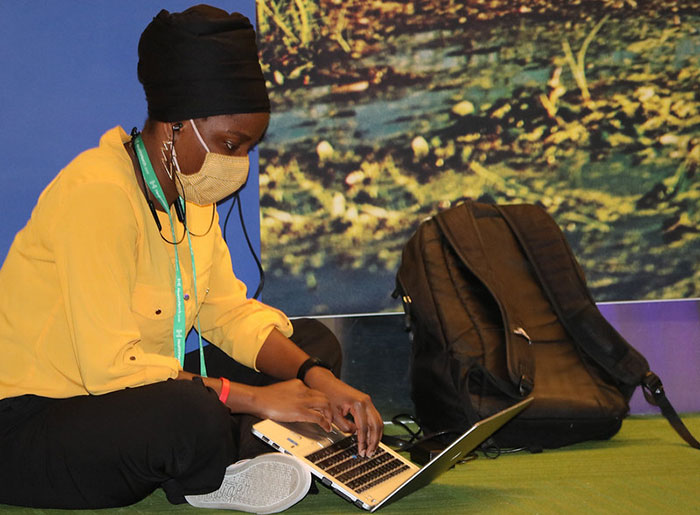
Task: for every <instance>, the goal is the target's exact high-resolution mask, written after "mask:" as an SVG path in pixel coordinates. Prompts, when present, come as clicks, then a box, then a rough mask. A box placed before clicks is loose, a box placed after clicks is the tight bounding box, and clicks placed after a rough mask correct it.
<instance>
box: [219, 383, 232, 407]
mask: <svg viewBox="0 0 700 515" xmlns="http://www.w3.org/2000/svg"><path fill="white" fill-rule="evenodd" d="M219 379H221V393H220V394H219V400H220V401H221V402H223V403H224V404H226V401H227V400H228V392H229V391H230V390H231V382H230V381H229V380H228V379H226V378H225V377H220V378H219Z"/></svg>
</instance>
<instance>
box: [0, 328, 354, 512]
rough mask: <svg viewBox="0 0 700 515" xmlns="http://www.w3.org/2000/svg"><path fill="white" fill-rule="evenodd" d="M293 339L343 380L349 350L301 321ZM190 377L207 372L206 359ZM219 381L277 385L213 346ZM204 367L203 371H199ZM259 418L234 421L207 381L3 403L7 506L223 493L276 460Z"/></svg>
mask: <svg viewBox="0 0 700 515" xmlns="http://www.w3.org/2000/svg"><path fill="white" fill-rule="evenodd" d="M293 324H294V336H293V337H292V340H293V341H295V343H297V345H299V346H300V347H301V348H303V349H304V350H305V351H306V352H307V353H309V354H310V355H312V356H317V357H320V358H321V359H323V360H324V361H326V362H328V363H330V364H332V365H333V366H334V372H335V373H336V375H338V376H339V375H340V365H341V352H340V346H339V345H338V342H337V340H336V339H335V337H334V336H333V334H332V333H331V332H330V331H329V330H328V329H326V328H325V326H323V325H322V324H320V323H319V322H317V321H314V320H295V321H294V322H293ZM191 354H192V355H188V356H187V357H186V361H185V369H189V370H190V371H192V372H198V370H197V367H198V363H199V358H198V356H197V355H196V354H197V352H193V353H191ZM206 358H207V369H208V370H207V372H208V375H209V376H210V377H220V376H224V377H227V378H228V379H230V380H232V381H237V382H243V383H248V384H253V385H264V384H269V383H271V382H273V381H274V380H273V379H272V378H270V377H267V376H264V375H263V374H258V373H256V372H255V371H253V370H250V369H248V368H246V367H243V366H241V365H239V364H238V363H236V362H234V361H233V360H232V359H230V358H229V357H228V356H226V355H225V354H224V353H223V352H221V351H219V350H218V349H217V348H216V347H214V346H211V345H210V346H207V347H206ZM191 363H195V364H196V365H195V368H194V370H193V369H192V367H191V366H190V364H191ZM256 421H257V419H255V418H254V417H252V416H248V415H232V414H231V413H230V412H229V411H228V408H226V407H225V406H224V405H223V404H222V403H221V402H219V400H218V397H217V395H216V393H215V392H214V391H213V390H211V389H209V388H206V387H205V386H204V385H203V383H202V382H201V380H194V381H176V380H168V381H164V382H161V383H155V384H151V385H148V386H142V387H138V388H127V389H125V390H120V391H116V392H112V393H108V394H105V395H85V396H78V397H71V398H67V399H50V398H46V397H38V396H35V395H24V396H21V397H13V398H9V399H3V400H0V504H14V505H20V506H29V507H37V508H73V509H75V508H107V507H117V506H126V505H129V504H133V503H135V502H138V501H140V500H141V499H143V498H144V497H146V496H148V495H149V494H150V493H152V492H153V491H154V490H155V489H156V488H159V487H162V488H163V489H164V490H165V492H166V495H167V497H168V499H169V500H170V501H171V502H173V503H180V502H184V495H187V494H200V493H206V492H210V491H212V490H215V489H216V488H218V487H219V485H220V484H221V480H222V478H223V473H224V470H225V468H226V467H227V466H228V465H230V464H231V463H233V462H235V461H237V460H239V459H243V458H250V457H253V456H256V455H258V454H262V453H264V452H270V451H271V450H272V449H271V448H270V447H267V446H266V445H265V444H263V443H262V442H260V441H258V440H257V438H255V437H254V436H252V435H251V433H250V426H251V425H252V424H253V423H254V422H256Z"/></svg>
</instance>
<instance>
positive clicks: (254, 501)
mask: <svg viewBox="0 0 700 515" xmlns="http://www.w3.org/2000/svg"><path fill="white" fill-rule="evenodd" d="M310 486H311V473H310V472H309V470H308V469H307V468H306V467H305V466H304V465H303V464H302V463H301V461H299V460H297V459H296V458H294V457H293V456H289V455H287V454H281V453H271V454H261V455H260V456H257V457H255V458H253V459H252V460H243V461H239V462H236V463H234V464H233V465H229V467H228V468H227V469H226V473H225V474H224V480H223V481H222V483H221V486H220V487H219V489H218V490H215V491H213V492H210V493H208V494H203V495H186V496H185V499H186V500H187V502H188V503H190V504H191V505H192V506H195V507H197V508H215V509H223V510H240V511H248V512H252V513H260V514H263V513H277V512H278V511H283V510H286V509H287V508H289V507H290V506H292V505H294V504H296V503H298V502H299V501H301V500H302V499H303V498H304V496H305V495H306V493H307V492H308V491H309V487H310Z"/></svg>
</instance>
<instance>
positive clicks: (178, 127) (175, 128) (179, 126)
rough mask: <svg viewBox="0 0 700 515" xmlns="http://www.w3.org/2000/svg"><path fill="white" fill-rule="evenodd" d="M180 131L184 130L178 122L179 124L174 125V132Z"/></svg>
mask: <svg viewBox="0 0 700 515" xmlns="http://www.w3.org/2000/svg"><path fill="white" fill-rule="evenodd" d="M180 129H182V123H180V122H177V123H174V124H173V130H174V131H179V130H180Z"/></svg>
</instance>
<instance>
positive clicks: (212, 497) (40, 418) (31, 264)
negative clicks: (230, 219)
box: [0, 5, 382, 513]
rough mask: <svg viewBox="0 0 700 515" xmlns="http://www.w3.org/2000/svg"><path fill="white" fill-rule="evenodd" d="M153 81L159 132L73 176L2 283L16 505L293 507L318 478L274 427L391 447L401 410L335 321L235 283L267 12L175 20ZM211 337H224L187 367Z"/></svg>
mask: <svg viewBox="0 0 700 515" xmlns="http://www.w3.org/2000/svg"><path fill="white" fill-rule="evenodd" d="M138 75H139V80H140V81H141V82H142V84H143V86H144V89H145V92H146V98H147V101H148V111H149V117H148V120H147V121H146V123H145V126H144V128H143V132H141V133H139V132H138V131H136V130H134V131H133V132H132V134H131V135H130V136H129V135H127V134H126V133H125V132H124V130H123V129H121V128H120V127H116V128H114V129H112V130H110V131H108V132H107V133H106V134H104V135H103V137H102V138H101V140H100V145H99V147H97V148H94V149H90V150H88V151H86V152H84V153H82V154H80V155H79V156H78V157H77V158H76V159H75V160H73V162H71V163H70V164H69V165H68V166H67V167H66V168H65V169H64V170H62V171H61V173H60V174H59V175H58V176H57V177H56V178H55V179H54V180H53V181H52V182H51V184H50V185H49V186H48V187H47V188H46V190H45V191H44V192H43V193H42V194H41V196H40V197H39V201H38V203H37V205H36V207H35V209H34V211H33V212H32V216H31V219H30V220H29V222H28V223H27V225H26V227H25V228H24V229H22V230H21V231H20V232H19V233H18V234H17V236H16V238H15V241H14V242H13V245H12V247H11V249H10V251H9V253H8V256H7V259H6V261H5V264H4V265H3V268H2V270H1V271H0V287H1V288H2V291H3V292H4V295H2V296H1V298H0V355H2V356H3V359H2V360H1V361H0V456H2V460H0V503H4V504H16V505H23V506H33V507H55V508H101V507H111V506H123V505H127V504H131V503H134V502H137V501H139V500H141V499H143V498H144V497H145V496H147V495H149V494H150V493H151V492H152V491H153V490H154V489H156V488H158V487H162V488H163V489H164V491H165V493H166V495H167V497H168V499H169V500H170V501H171V502H173V503H183V502H185V501H189V502H190V503H191V504H193V505H196V506H216V507H226V508H234V509H244V510H249V511H256V512H259V513H262V512H274V511H280V510H282V509H285V508H286V507H288V506H290V505H292V504H294V503H295V502H297V501H298V500H299V499H300V498H302V497H303V496H304V495H305V493H306V491H307V490H308V487H309V484H310V477H309V473H308V472H307V471H306V469H304V468H303V467H302V466H301V465H300V464H299V463H298V462H297V461H296V460H295V459H294V458H291V457H287V456H284V455H282V454H279V453H273V454H267V453H268V451H269V450H270V449H269V448H267V447H266V446H265V445H263V444H262V443H261V442H259V441H257V440H256V439H255V438H254V437H252V436H251V434H250V425H251V424H252V423H253V422H254V421H255V420H257V419H258V418H273V419H276V420H279V421H310V422H315V423H318V424H319V425H321V426H322V427H324V428H326V429H330V426H331V424H332V423H334V424H336V425H338V426H339V427H340V428H341V429H343V430H345V431H356V432H357V436H358V447H359V451H360V454H372V453H373V452H374V450H375V448H376V446H377V443H378V441H379V439H380V438H381V433H382V421H381V417H380V416H379V414H378V413H377V411H376V409H375V408H374V406H373V404H372V402H371V400H370V398H369V397H368V396H367V395H365V394H363V393H362V392H359V391H358V390H355V389H354V388H352V387H350V386H348V385H346V384H345V383H343V382H341V381H340V380H339V379H338V378H337V376H338V374H339V367H340V353H339V349H338V345H337V341H336V340H335V338H334V337H333V336H332V335H331V334H330V333H329V332H328V331H327V330H326V329H325V328H324V327H323V326H321V325H320V324H318V323H315V322H313V321H310V320H299V321H295V322H294V323H291V322H290V321H289V320H288V319H287V317H286V316H285V315H284V314H283V313H281V312H279V311H277V310H275V309H273V308H271V307H269V306H266V305H264V304H262V303H259V302H257V301H254V300H248V299H246V292H245V287H244V286H243V284H242V283H241V282H240V281H238V280H237V279H236V278H235V276H234V274H233V271H232V267H231V259H230V256H229V253H228V249H227V247H226V245H225V243H224V242H223V240H222V237H221V231H220V229H219V225H218V220H217V214H216V209H215V203H216V202H217V201H219V200H221V199H222V198H225V197H226V196H228V195H230V194H231V193H233V192H234V191H236V190H237V189H238V188H240V187H241V186H242V185H243V184H244V183H245V180H246V177H247V173H248V159H247V155H248V152H249V151H250V150H251V149H252V148H253V147H254V146H255V145H256V143H257V142H258V141H259V140H260V138H261V137H262V136H263V134H264V132H265V129H266V127H267V124H268V121H269V101H268V97H267V92H266V90H265V85H264V79H263V76H262V73H261V70H260V66H259V63H258V60H257V49H256V47H255V34H254V31H253V29H252V26H251V25H250V23H249V22H248V20H247V19H246V18H245V17H243V16H241V15H240V14H237V13H233V14H230V15H229V14H228V13H226V12H225V11H221V10H219V9H216V8H213V7H209V6H205V5H200V6H196V7H193V8H190V9H188V10H186V11H184V12H182V13H173V14H171V13H168V12H167V11H161V12H160V13H159V14H158V15H157V16H156V17H155V18H154V19H153V21H152V22H151V23H150V24H149V26H148V27H147V28H146V30H145V31H144V33H143V34H142V36H141V40H140V42H139V64H138ZM193 326H194V327H195V328H196V329H197V330H198V333H199V334H200V336H204V337H205V338H206V339H207V340H209V341H210V342H212V343H213V344H214V345H209V346H207V347H206V349H205V350H202V347H201V345H200V352H199V353H194V355H188V356H187V358H185V354H184V337H185V335H186V334H187V332H188V331H189V329H190V328H192V327H193ZM290 338H291V340H290ZM231 358H233V359H231ZM205 372H208V373H205ZM334 372H335V374H334ZM200 374H201V375H200ZM202 376H208V377H202ZM248 458H253V459H252V460H250V461H243V460H246V459H248ZM239 460H240V461H239ZM236 462H238V463H236ZM232 464H233V465H232Z"/></svg>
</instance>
